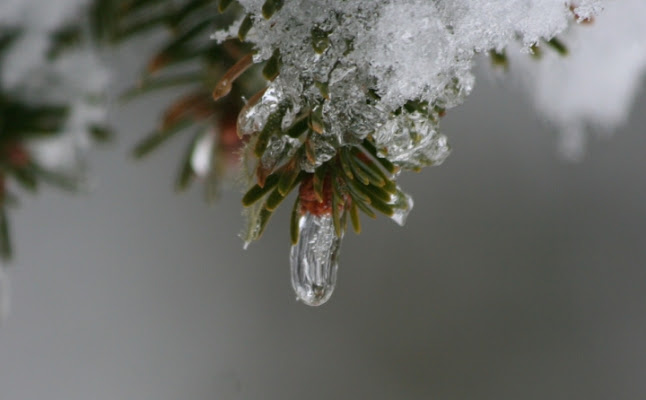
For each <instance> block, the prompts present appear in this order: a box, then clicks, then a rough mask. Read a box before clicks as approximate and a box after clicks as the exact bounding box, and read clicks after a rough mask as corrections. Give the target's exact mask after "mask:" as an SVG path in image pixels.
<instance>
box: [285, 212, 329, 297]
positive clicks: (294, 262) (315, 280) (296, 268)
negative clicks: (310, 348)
mask: <svg viewBox="0 0 646 400" xmlns="http://www.w3.org/2000/svg"><path fill="white" fill-rule="evenodd" d="M299 229H300V236H299V240H298V243H297V244H296V245H294V246H292V248H291V252H290V257H289V258H290V264H291V275H292V287H293V288H294V292H296V299H297V300H300V301H302V302H303V303H305V304H307V305H308V306H320V305H321V304H324V303H325V302H326V301H328V300H329V299H330V296H332V292H334V286H335V285H336V273H337V270H338V268H339V264H338V262H337V260H338V256H339V248H340V246H341V238H339V237H337V236H336V233H335V231H334V222H333V221H332V216H331V215H321V216H316V215H312V214H310V213H305V214H304V215H303V216H301V218H300V221H299Z"/></svg>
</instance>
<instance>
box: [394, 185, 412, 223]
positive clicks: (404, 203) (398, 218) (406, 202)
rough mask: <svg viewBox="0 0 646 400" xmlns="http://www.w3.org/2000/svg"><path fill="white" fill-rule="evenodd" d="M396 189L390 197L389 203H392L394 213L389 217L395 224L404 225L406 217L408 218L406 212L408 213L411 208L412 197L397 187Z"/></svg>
mask: <svg viewBox="0 0 646 400" xmlns="http://www.w3.org/2000/svg"><path fill="white" fill-rule="evenodd" d="M397 189H398V191H397V193H396V194H393V195H392V197H391V199H390V204H392V205H393V206H395V207H394V210H395V213H394V214H393V215H392V217H390V219H392V220H393V221H395V223H397V225H399V226H404V224H405V223H406V218H408V214H410V212H411V210H412V209H413V204H414V203H413V198H412V197H411V196H410V195H408V194H406V193H404V192H402V191H401V189H399V187H398V188H397Z"/></svg>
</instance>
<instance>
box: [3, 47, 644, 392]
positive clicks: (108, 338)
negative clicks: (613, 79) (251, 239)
mask: <svg viewBox="0 0 646 400" xmlns="http://www.w3.org/2000/svg"><path fill="white" fill-rule="evenodd" d="M125 54H126V55H127V53H125ZM131 55H132V54H131ZM123 58H124V60H126V61H121V62H120V63H121V64H122V65H121V69H122V71H123V72H122V74H121V77H120V78H119V80H118V86H119V87H125V86H127V85H128V84H129V83H130V82H131V81H132V77H133V76H134V75H133V74H134V72H133V71H134V69H133V68H132V65H129V63H130V61H128V59H129V57H123ZM130 64H131V63H130ZM164 101H165V100H164V99H162V98H157V99H154V100H150V99H148V100H146V101H141V102H137V103H133V104H131V105H129V106H127V107H123V108H120V109H118V110H116V111H115V112H114V114H113V121H114V123H115V124H116V125H117V128H118V129H119V131H120V137H119V140H118V142H117V143H116V144H115V145H112V146H111V147H110V148H108V149H104V150H95V151H93V153H92V157H91V160H92V170H91V176H92V177H93V180H94V186H95V187H94V189H93V190H92V192H91V194H90V195H86V196H79V197H71V196H68V195H65V194H61V193H58V192H55V191H45V192H43V193H42V194H41V195H39V196H38V197H33V198H30V199H28V200H26V201H24V202H23V206H22V207H21V209H20V210H18V211H17V212H15V213H14V214H13V225H14V239H15V242H16V244H17V249H16V251H17V254H18V257H17V260H16V263H15V265H14V268H13V269H12V271H11V278H12V281H13V311H12V315H11V316H10V318H9V319H8V320H7V321H6V323H5V324H4V326H2V327H1V328H0V399H2V400H45V399H56V400H58V399H60V400H89V399H96V400H108V399H109V400H114V399H127V400H130V399H133V400H137V399H151V400H178V399H182V400H184V399H186V400H202V399H218V400H220V399H223V400H226V399H281V400H283V399H310V400H319V399H321V400H322V399H350V398H358V399H368V398H369V399H431V398H432V399H447V400H448V399H492V400H493V399H496V400H500V399H514V400H515V399H523V400H532V399H551V400H556V399H586V400H596V399H599V400H602V399H603V400H608V399H643V398H645V396H646V380H645V379H644V377H645V373H646V344H645V343H646V342H645V341H644V338H645V337H646V336H645V335H646V313H645V312H644V311H645V306H646V290H645V289H646V280H645V278H646V179H645V175H644V174H645V171H646V157H644V154H645V152H646V135H644V132H643V130H644V129H643V126H644V125H646V115H645V113H644V111H645V110H646V97H644V96H643V95H642V97H641V98H640V99H639V101H638V102H637V104H636V105H635V108H634V113H633V116H632V120H631V123H630V125H629V126H626V127H625V128H623V129H621V130H620V131H618V132H617V133H616V135H615V137H613V138H611V139H610V140H593V141H592V143H591V145H590V146H589V148H588V152H587V155H586V158H585V159H584V160H583V162H581V163H578V164H569V163H565V162H562V161H560V160H559V157H558V154H557V151H556V138H555V135H554V134H553V132H550V131H549V130H548V129H546V128H545V127H542V126H541V124H540V123H539V122H538V121H537V120H536V119H535V117H534V114H533V112H532V109H531V106H530V105H529V104H528V103H527V102H525V100H524V99H523V98H522V97H521V96H519V95H518V94H517V93H514V92H513V91H510V90H508V89H504V88H501V87H499V86H498V85H497V84H496V83H495V82H492V81H490V80H487V79H479V81H478V85H477V87H476V89H475V92H474V93H473V95H472V96H471V97H470V98H469V99H468V101H467V102H466V104H465V105H463V106H462V107H459V108H457V109H455V110H453V111H451V112H450V113H449V115H448V116H447V117H446V118H445V121H444V125H443V126H444V130H445V132H446V133H447V134H448V136H449V138H450V140H451V143H452V146H453V148H454V153H453V155H452V156H451V157H450V158H449V159H448V161H447V162H446V163H445V165H443V166H442V167H440V168H433V169H427V170H425V171H424V172H422V173H421V174H407V175H405V176H403V177H402V179H401V181H402V182H403V186H404V187H405V188H406V189H407V190H408V191H409V192H410V193H411V194H413V195H414V197H415V202H416V206H415V210H414V211H413V213H412V215H411V217H410V219H409V222H408V225H407V226H406V227H404V228H398V227H397V226H396V225H394V224H393V223H392V222H390V221H388V220H385V219H380V220H377V221H369V220H367V219H364V233H362V234H361V235H360V236H356V235H354V234H348V235H347V236H346V238H345V240H344V244H343V251H342V256H341V266H340V271H339V282H338V287H337V291H336V293H335V294H334V296H333V298H332V300H331V301H330V302H329V303H328V304H327V305H325V306H324V307H321V308H309V307H306V306H304V305H301V304H298V303H296V302H295V301H294V295H293V294H292V290H291V287H290V283H289V274H288V247H289V245H288V228H287V219H288V218H287V214H288V210H287V209H285V210H282V212H281V213H280V214H279V215H278V216H277V217H276V218H274V219H273V220H272V223H271V224H270V226H269V228H268V231H267V232H266V234H265V237H264V238H263V239H262V240H261V241H260V242H259V243H256V244H254V245H252V246H251V247H250V249H249V250H248V251H243V250H242V249H241V244H242V243H241V241H240V240H239V239H238V238H237V237H236V234H237V232H238V231H239V227H240V226H241V218H240V217H239V209H240V207H239V197H240V196H239V193H237V192H233V193H228V194H226V195H225V196H224V197H223V198H222V199H221V201H220V202H219V203H218V204H217V206H215V207H209V206H207V205H205V204H204V203H203V202H202V199H201V190H193V191H192V192H191V193H190V194H188V195H183V196H180V195H175V194H173V193H172V191H171V184H172V182H171V181H172V178H173V176H174V173H175V168H176V163H177V161H178V159H179V154H180V152H181V148H182V146H183V143H181V142H182V141H181V140H178V141H175V142H174V143H173V145H171V146H167V147H165V148H164V149H163V150H161V151H159V152H158V153H156V154H154V156H152V157H151V158H149V159H147V160H146V161H144V162H142V163H138V164H137V163H134V162H133V161H132V160H131V159H129V157H128V156H127V153H128V150H129V149H130V148H131V146H132V145H133V143H134V142H135V141H136V140H137V138H138V137H141V135H140V134H141V133H144V132H145V131H147V130H148V129H150V128H151V126H152V124H153V120H154V112H151V110H158V109H159V106H160V105H161V104H163V103H164ZM287 208H288V207H287Z"/></svg>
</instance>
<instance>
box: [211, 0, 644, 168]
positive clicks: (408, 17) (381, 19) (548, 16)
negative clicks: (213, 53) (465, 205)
mask: <svg viewBox="0 0 646 400" xmlns="http://www.w3.org/2000/svg"><path fill="white" fill-rule="evenodd" d="M638 1H639V0H632V1H624V2H623V3H625V4H622V8H624V9H630V8H631V7H633V8H634V7H635V6H636V5H637V3H638ZM240 3H241V4H242V6H243V8H244V9H245V11H246V12H248V13H250V14H251V15H252V19H253V21H254V25H253V28H252V29H251V30H250V32H249V34H248V35H247V40H248V41H250V42H251V43H253V44H254V45H255V48H256V54H255V56H254V61H255V62H260V61H263V60H267V59H269V58H270V57H271V56H272V54H274V53H275V52H276V51H278V52H280V56H281V61H282V65H281V68H280V75H279V77H278V78H277V79H276V80H274V81H273V82H272V83H271V84H270V85H269V91H268V92H267V93H271V94H272V96H271V98H269V97H268V96H265V98H263V100H261V101H260V102H259V104H257V105H256V106H254V107H251V108H250V109H249V110H248V112H247V114H248V116H249V119H250V120H252V121H249V120H245V118H244V116H243V118H242V120H241V122H242V123H243V124H245V122H246V125H248V126H253V127H254V129H249V130H247V131H246V132H247V133H251V132H254V131H257V129H258V128H261V127H262V126H263V125H264V123H265V122H266V120H267V118H268V117H269V115H270V114H271V113H272V112H273V111H274V110H275V109H276V107H277V105H278V104H280V103H283V104H288V105H289V107H290V111H289V112H287V113H285V116H284V119H283V121H282V125H283V127H286V126H289V125H290V124H291V123H292V121H293V118H294V116H295V115H296V114H298V113H299V112H309V111H311V110H312V109H316V108H317V107H322V110H323V126H324V132H322V134H321V135H317V136H315V137H314V138H313V140H314V141H317V142H319V143H315V147H316V148H321V149H325V151H324V152H322V153H321V156H322V157H320V159H317V160H316V162H315V163H314V164H313V165H309V166H305V169H306V170H313V169H314V168H316V167H317V166H318V165H320V164H321V163H322V162H324V161H325V160H327V159H329V158H330V150H329V148H330V147H332V148H333V149H338V148H340V147H342V146H347V145H353V144H356V143H358V142H360V141H361V140H363V139H364V138H365V137H366V136H367V135H369V134H373V133H374V136H375V137H376V139H377V140H376V141H377V145H378V147H379V149H380V151H381V155H383V156H384V157H387V158H389V159H390V160H391V161H392V162H394V163H396V164H398V165H401V166H403V167H407V168H419V167H423V166H427V165H438V164H440V163H441V161H442V160H443V159H444V158H445V157H446V156H447V155H448V145H446V137H444V136H443V135H441V134H439V116H440V113H439V112H438V110H442V111H443V110H446V109H449V108H452V107H455V106H457V105H459V104H461V103H462V102H463V101H464V99H465V97H466V96H468V95H469V93H470V92H471V90H472V88H473V85H474V76H473V72H472V70H473V66H474V60H475V59H476V56H477V55H478V54H483V53H487V52H489V51H490V50H498V51H501V50H502V49H505V48H508V47H510V46H512V47H513V48H514V49H515V51H516V53H518V54H519V57H524V58H525V59H526V60H527V62H528V63H529V62H533V61H531V60H530V57H528V53H530V52H531V50H530V48H531V46H533V45H536V44H540V43H541V42H542V41H546V40H550V39H552V38H553V37H555V36H557V35H560V34H562V33H564V32H565V31H567V30H568V27H569V26H571V25H573V24H576V22H577V18H578V20H579V21H582V20H584V19H586V18H590V17H593V16H595V15H597V14H598V13H599V12H601V11H602V9H603V6H605V5H606V4H611V5H613V6H615V5H616V4H615V2H614V1H612V0H605V1H604V0H583V1H579V2H577V3H576V4H574V3H570V2H569V1H563V0H451V1H428V0H390V1H379V2H377V1H373V0H355V1H336V0H291V1H290V0H286V1H285V4H284V5H283V7H282V8H281V9H280V10H279V11H277V12H276V13H274V15H272V16H271V18H269V19H266V18H264V17H263V16H262V12H261V10H262V6H263V4H264V3H265V0H240ZM626 3H627V4H626ZM643 7H644V5H643V4H642V5H641V6H640V8H643ZM612 8H614V7H612ZM633 14H634V17H633V18H634V19H638V16H643V15H644V13H643V12H633ZM616 23H617V21H615V20H614V18H613V16H612V15H611V16H610V17H609V21H608V22H606V23H605V24H607V25H612V24H616ZM631 29H634V28H633V27H632V26H624V27H623V28H622V29H621V30H622V34H628V32H629V31H630V30H631ZM642 31H643V30H642ZM313 33H316V34H317V37H318V38H321V37H323V39H322V40H323V41H324V44H323V45H322V46H320V47H319V49H318V50H319V52H318V53H317V51H315V49H314V46H313V45H312V41H313ZM231 34H232V29H230V28H229V29H227V30H224V31H221V32H216V33H215V34H214V37H215V38H217V39H218V40H220V41H221V40H223V39H224V38H226V37H227V35H231ZM615 37H618V35H617V36H615ZM629 37H630V35H629ZM632 37H640V36H638V35H633V36H632ZM641 37H644V36H643V35H642V36H641ZM590 40H592V41H594V40H595V38H591V39H590ZM586 41H588V39H586ZM613 43H614V41H608V40H606V41H605V44H606V47H608V50H611V49H610V48H611V47H612V46H613ZM325 44H327V47H326V46H325ZM626 46H629V45H628V44H626ZM634 46H636V45H634ZM597 49H598V48H597ZM614 50H615V51H613V52H611V54H616V53H617V49H614ZM319 53H320V54H319ZM599 54H601V52H599ZM618 56H622V57H624V58H629V54H627V53H626V54H624V53H622V54H621V55H618ZM576 57H578V56H576ZM581 57H586V56H585V55H584V56H581ZM573 58H574V57H573ZM609 59H611V58H608V59H607V60H609ZM575 62H576V58H575ZM627 63H628V65H631V66H632V68H635V65H636V64H637V63H636V60H627ZM543 65H544V67H540V68H544V69H545V70H548V69H549V68H550V67H549V65H551V64H549V63H544V64H543ZM577 65H578V66H579V67H580V68H581V69H582V70H581V72H580V74H579V75H578V76H577V78H578V79H581V80H584V77H585V76H586V75H588V74H591V73H593V72H592V71H591V70H590V69H588V68H586V67H585V66H582V65H581V64H577ZM564 68H567V67H564ZM621 68H622V69H623V68H629V67H627V66H626V67H621ZM618 72H620V71H618ZM621 72H622V73H627V72H630V71H621ZM553 75H555V74H553ZM633 75H634V73H633ZM528 76H529V74H528ZM527 80H528V81H531V80H532V78H528V79H527ZM616 83H617V86H618V87H615V88H613V90H614V91H615V93H610V94H612V95H616V96H617V97H622V98H624V99H627V98H629V97H630V96H627V95H622V94H621V93H617V92H622V91H623V92H625V91H627V90H628V87H630V88H632V87H633V86H631V85H629V83H630V82H628V80H627V79H626V80H625V81H624V80H622V81H620V82H616ZM320 84H325V85H327V89H328V92H329V98H324V97H325V96H323V95H322V93H321V91H320V90H319V89H318V87H319V86H320ZM611 84H612V83H611ZM534 85H535V87H540V86H541V85H542V83H541V81H540V80H536V79H534ZM561 88H562V86H561ZM598 89H599V90H598V91H599V92H601V88H598ZM541 90H543V89H542V88H540V89H539V90H538V91H539V92H540V91H541ZM607 91H608V88H606V89H605V91H604V93H607ZM548 92H549V91H548V90H545V96H544V98H543V97H541V98H540V99H539V100H537V104H541V105H545V106H546V107H544V111H545V112H546V113H549V114H554V113H555V112H554V110H553V108H554V107H558V106H552V108H548V107H547V104H548V98H549V101H551V104H552V105H558V104H559V103H560V101H559V100H556V101H555V99H556V98H558V97H559V96H558V94H559V93H555V94H556V96H554V95H552V93H548ZM568 94H569V96H566V97H563V100H564V101H570V102H571V103H573V102H575V101H576V100H577V99H579V98H580V97H582V96H583V94H584V93H582V92H581V91H580V90H578V91H577V90H572V91H569V92H568ZM589 94H594V93H590V91H588V93H585V95H586V97H588V96H587V95H589ZM568 97H569V98H570V99H571V100H568ZM411 102H416V104H424V109H416V110H412V111H410V112H409V111H406V109H405V108H403V107H404V106H407V105H409V104H410V103H411ZM619 103H622V102H621V101H618V102H617V103H616V104H617V105H618V106H620V105H621V104H619ZM580 104H582V103H580ZM580 107H582V108H585V105H581V106H580ZM570 109H572V107H570ZM624 109H625V108H622V110H624ZM420 113H421V114H422V115H420ZM561 114H562V113H560V114H559V113H556V114H555V115H561ZM583 114H584V113H578V114H575V115H574V116H573V118H577V117H585V115H583ZM393 115H397V116H396V117H393ZM606 117H607V118H606ZM618 117H622V114H621V113H620V112H617V111H614V110H612V109H611V110H608V112H606V113H605V114H604V115H603V116H599V117H598V119H599V120H601V122H611V120H613V119H617V118H618ZM422 119H424V120H425V121H424V122H422V121H421V120H422ZM412 121H414V122H412ZM607 125H609V126H612V125H613V124H612V123H608V124H607ZM393 126H394V127H402V126H414V127H415V129H411V130H409V131H410V133H411V134H410V135H402V134H397V132H396V131H397V129H393ZM405 136H407V137H408V139H406V137H405ZM413 136H414V137H413ZM323 153H325V154H323ZM332 154H333V152H332Z"/></svg>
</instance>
